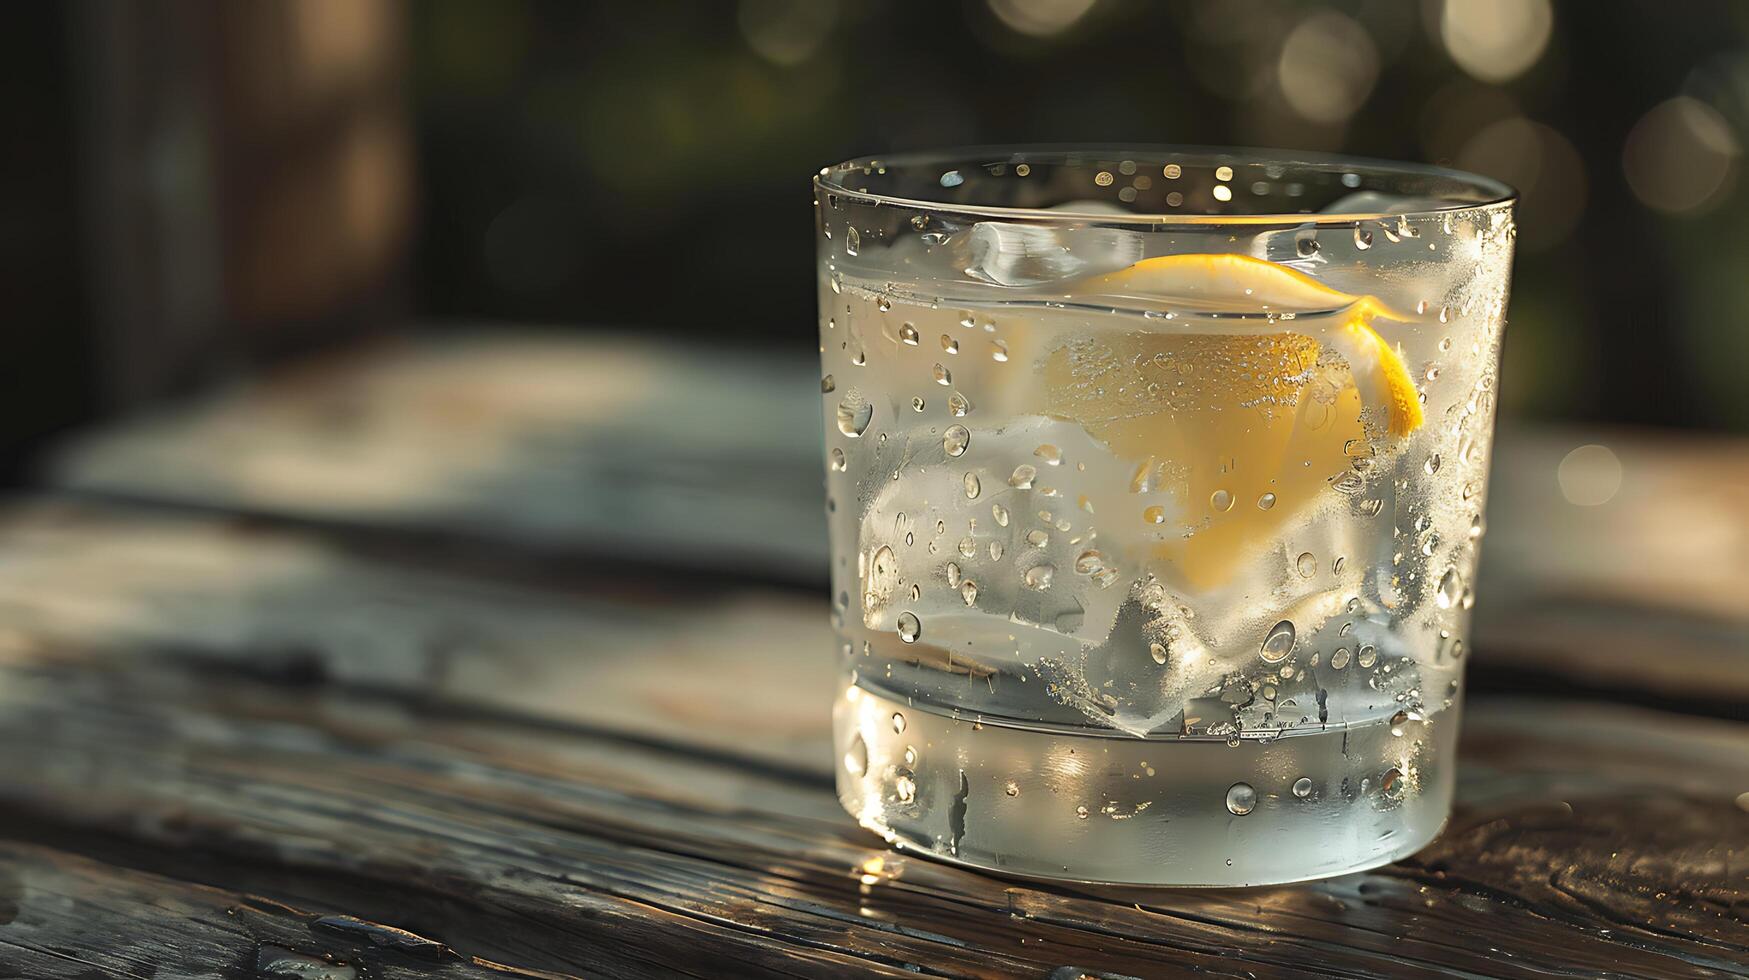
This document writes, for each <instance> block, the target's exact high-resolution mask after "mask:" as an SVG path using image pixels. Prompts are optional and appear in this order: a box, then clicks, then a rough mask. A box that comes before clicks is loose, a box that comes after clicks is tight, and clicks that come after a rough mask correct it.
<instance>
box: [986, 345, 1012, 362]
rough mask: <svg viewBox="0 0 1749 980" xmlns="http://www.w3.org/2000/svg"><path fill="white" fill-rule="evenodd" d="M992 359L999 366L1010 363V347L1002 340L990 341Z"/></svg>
mask: <svg viewBox="0 0 1749 980" xmlns="http://www.w3.org/2000/svg"><path fill="white" fill-rule="evenodd" d="M990 358H991V359H992V360H994V361H996V362H997V363H999V364H1005V363H1007V362H1008V345H1007V344H1004V343H1003V342H1002V341H1000V340H992V341H990Z"/></svg>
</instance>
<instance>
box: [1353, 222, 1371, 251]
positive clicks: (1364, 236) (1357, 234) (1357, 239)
mask: <svg viewBox="0 0 1749 980" xmlns="http://www.w3.org/2000/svg"><path fill="white" fill-rule="evenodd" d="M1354 247H1355V248H1358V249H1360V250H1361V251H1363V252H1364V251H1366V250H1367V249H1369V248H1372V232H1370V231H1368V230H1366V229H1365V228H1361V227H1358V226H1356V227H1355V229H1354Z"/></svg>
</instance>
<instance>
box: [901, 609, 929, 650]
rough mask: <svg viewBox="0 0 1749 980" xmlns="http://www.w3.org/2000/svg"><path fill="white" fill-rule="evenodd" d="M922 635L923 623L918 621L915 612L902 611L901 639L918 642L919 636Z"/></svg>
mask: <svg viewBox="0 0 1749 980" xmlns="http://www.w3.org/2000/svg"><path fill="white" fill-rule="evenodd" d="M922 635H923V624H922V623H921V622H920V621H918V619H917V616H916V614H915V613H911V612H902V613H900V614H899V639H901V640H904V641H905V642H906V643H916V642H917V638H918V637H920V636H922Z"/></svg>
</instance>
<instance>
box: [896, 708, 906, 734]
mask: <svg viewBox="0 0 1749 980" xmlns="http://www.w3.org/2000/svg"><path fill="white" fill-rule="evenodd" d="M893 731H894V732H896V733H899V734H903V733H904V731H905V716H904V715H902V714H900V713H899V712H897V711H895V712H893Z"/></svg>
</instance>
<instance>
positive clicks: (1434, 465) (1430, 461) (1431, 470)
mask: <svg viewBox="0 0 1749 980" xmlns="http://www.w3.org/2000/svg"><path fill="white" fill-rule="evenodd" d="M1423 468H1424V469H1426V470H1427V475H1428V476H1432V475H1433V474H1435V473H1438V472H1439V454H1438V453H1434V454H1433V455H1431V456H1429V457H1427V463H1426V465H1425V466H1424V467H1423Z"/></svg>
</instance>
